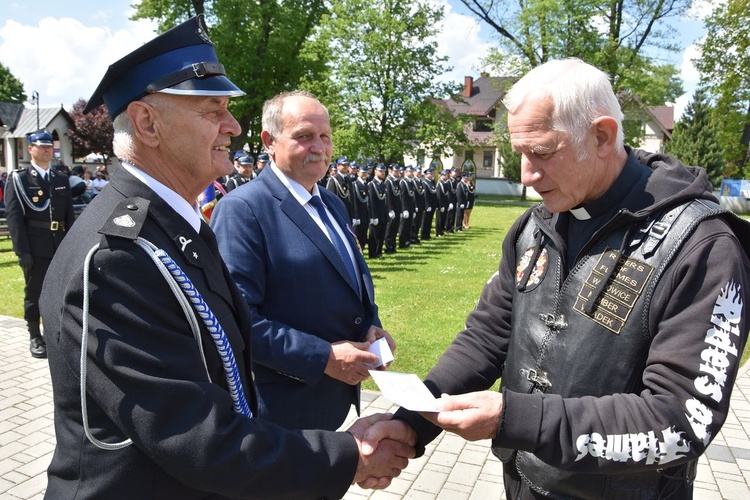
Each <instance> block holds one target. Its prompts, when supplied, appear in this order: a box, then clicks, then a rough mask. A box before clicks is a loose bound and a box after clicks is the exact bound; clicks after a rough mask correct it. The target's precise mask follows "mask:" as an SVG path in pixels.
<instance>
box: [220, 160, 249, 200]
mask: <svg viewBox="0 0 750 500" xmlns="http://www.w3.org/2000/svg"><path fill="white" fill-rule="evenodd" d="M236 165H237V167H236V168H237V172H235V173H234V174H232V175H231V176H230V177H229V180H227V183H226V187H225V189H226V190H227V193H228V192H229V191H231V190H233V189H237V188H238V187H240V186H241V185H243V184H245V183H247V182H250V181H251V180H253V179H255V172H253V166H254V165H255V159H254V158H253V157H252V156H250V155H244V156H240V157H239V158H237V162H236Z"/></svg>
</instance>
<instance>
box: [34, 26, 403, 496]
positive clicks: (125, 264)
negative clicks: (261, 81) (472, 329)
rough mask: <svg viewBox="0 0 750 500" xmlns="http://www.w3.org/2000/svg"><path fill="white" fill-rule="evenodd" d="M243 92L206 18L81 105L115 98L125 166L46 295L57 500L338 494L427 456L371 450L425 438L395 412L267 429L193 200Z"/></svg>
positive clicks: (160, 44) (245, 312) (243, 335)
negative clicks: (347, 422)
mask: <svg viewBox="0 0 750 500" xmlns="http://www.w3.org/2000/svg"><path fill="white" fill-rule="evenodd" d="M241 95H243V92H242V91H241V90H240V89H239V88H238V87H236V86H235V85H234V84H233V83H232V82H231V81H230V80H229V79H228V78H227V77H226V76H225V73H224V67H223V65H222V64H221V63H219V61H218V58H217V56H216V52H215V51H214V47H213V43H211V41H210V39H209V37H208V34H207V32H206V27H205V25H204V24H203V18H202V16H199V17H194V18H192V19H190V20H188V21H186V22H185V23H183V24H181V25H178V26H177V27H175V28H173V29H171V30H169V31H167V32H166V33H164V34H162V35H160V36H159V37H157V38H155V39H154V40H152V41H151V42H149V43H147V44H145V45H142V46H141V47H139V48H138V49H136V50H135V51H133V52H132V53H130V54H128V55H126V56H125V57H124V58H122V59H120V60H119V61H117V62H116V63H114V64H113V65H111V66H110V67H109V69H108V71H107V73H106V74H105V76H104V79H103V80H102V82H101V83H100V84H99V87H98V88H97V90H96V91H95V92H94V95H93V96H92V97H91V99H90V100H89V102H88V105H87V107H86V109H85V110H84V112H88V111H90V110H92V109H93V108H95V107H97V106H99V105H101V104H105V103H106V105H107V108H108V111H109V113H110V116H111V117H112V118H113V120H114V130H115V134H114V142H113V146H114V151H115V153H116V154H117V156H118V157H119V158H120V159H121V161H122V162H123V165H122V166H121V167H119V168H117V169H116V170H115V171H114V172H113V174H112V177H111V182H110V184H109V185H108V186H107V188H106V189H105V190H104V191H103V192H102V194H101V195H99V196H97V197H96V198H95V199H94V200H93V201H92V203H91V204H90V205H89V208H87V209H86V210H85V211H84V213H83V215H82V216H81V219H80V220H79V221H78V222H76V224H75V225H74V226H73V228H72V231H71V233H70V237H66V238H65V240H64V241H63V244H62V245H61V247H60V248H59V250H58V252H57V254H56V256H55V258H54V259H53V261H52V264H51V266H50V272H49V273H48V276H47V279H46V280H45V283H44V290H43V292H42V301H41V306H42V316H43V319H44V326H45V331H46V332H45V333H46V336H47V339H48V341H49V343H48V354H49V364H50V374H51V378H52V387H53V396H54V404H55V436H56V440H57V444H56V449H55V453H54V456H53V458H52V463H51V465H50V466H49V469H48V482H47V490H46V498H50V499H58V498H108V499H109V498H172V499H178V498H179V499H181V500H182V499H198V498H209V497H210V498H217V499H218V498H235V499H239V498H246V499H250V498H264V499H282V498H285V499H286V498H295V499H296V498H301V499H302V498H309V499H313V498H323V497H326V498H341V497H342V496H343V495H344V493H345V492H346V491H347V489H348V488H349V486H350V484H351V483H352V482H353V481H354V482H361V481H364V483H363V484H365V485H369V486H374V487H381V488H382V487H384V486H386V485H387V484H388V483H389V481H390V478H391V477H393V476H395V475H398V471H399V469H400V468H402V467H404V466H405V465H406V458H407V457H408V456H413V453H410V452H409V449H411V450H413V448H410V447H409V446H408V445H406V444H403V443H401V442H397V441H395V440H382V441H380V442H379V444H378V445H377V450H376V451H375V454H374V455H371V456H369V457H367V458H365V456H364V455H363V452H361V451H360V450H362V449H363V447H364V446H365V444H367V443H366V442H365V436H364V432H370V433H371V434H373V433H375V434H378V436H376V438H379V437H380V436H383V435H391V436H393V437H397V438H400V439H401V440H406V441H410V443H411V444H413V442H414V441H413V437H414V436H413V434H409V433H408V432H407V431H406V430H405V428H404V427H401V426H398V424H397V423H396V422H395V421H393V420H389V419H388V417H387V416H384V415H380V416H374V417H368V419H369V420H368V419H360V420H358V421H357V422H356V423H355V424H354V425H353V426H352V427H350V428H349V429H348V430H347V431H344V432H332V431H321V430H305V431H294V432H292V431H289V430H287V429H284V428H282V427H280V426H278V425H275V424H272V423H270V422H268V421H267V420H264V419H262V418H259V417H258V405H257V391H256V387H255V385H254V384H253V382H252V380H253V375H252V374H253V364H252V362H253V360H252V357H251V353H250V350H249V349H248V348H246V346H247V345H248V344H249V343H250V334H251V324H252V319H251V315H250V311H249V309H248V307H247V304H246V302H245V300H244V299H243V297H242V293H241V292H240V290H239V288H238V287H237V286H236V285H235V283H234V281H233V280H232V279H231V277H230V275H229V272H228V270H227V266H226V265H225V263H224V262H223V260H222V259H221V256H220V255H219V249H218V245H217V242H216V237H215V235H214V233H213V231H212V230H211V228H210V227H209V226H208V225H207V224H206V223H205V222H203V221H202V220H201V217H200V215H199V212H198V211H199V208H198V206H197V204H196V201H195V200H196V198H197V197H198V194H199V193H200V192H201V191H203V190H204V189H205V188H206V186H209V185H210V184H211V183H212V182H213V181H214V180H215V179H216V178H217V177H219V176H221V175H226V174H227V173H229V172H230V171H231V168H232V165H231V163H230V161H229V157H228V155H227V148H228V147H229V145H230V144H231V140H232V137H235V136H237V135H239V134H240V133H241V129H240V126H239V123H237V120H235V119H234V117H233V116H232V115H231V113H230V112H229V110H228V109H227V107H228V104H229V99H230V98H232V97H235V96H241ZM252 184H253V183H251V184H249V185H248V186H246V188H247V189H249V188H250V187H252ZM240 191H244V189H238V190H236V191H235V192H240ZM233 194H234V193H230V195H229V196H231V195H233ZM81 395H83V398H82V397H81ZM375 420H378V421H377V422H375ZM402 432H403V434H401V433H402ZM368 439H369V438H368ZM381 450H382V454H380V452H381Z"/></svg>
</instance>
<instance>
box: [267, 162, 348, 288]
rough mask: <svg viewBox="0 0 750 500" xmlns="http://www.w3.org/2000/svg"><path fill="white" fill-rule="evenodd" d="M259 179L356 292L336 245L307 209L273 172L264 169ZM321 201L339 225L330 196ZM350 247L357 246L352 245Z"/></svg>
mask: <svg viewBox="0 0 750 500" xmlns="http://www.w3.org/2000/svg"><path fill="white" fill-rule="evenodd" d="M261 181H262V182H264V183H265V184H267V185H268V188H269V190H270V192H271V194H272V195H273V196H274V198H276V199H278V200H280V208H281V211H282V212H284V214H286V216H287V217H289V220H291V221H292V222H293V223H294V224H295V225H296V226H297V227H298V228H299V229H300V231H302V232H303V233H304V234H305V236H307V237H308V238H309V239H310V242H312V244H313V245H315V246H316V247H317V248H318V250H320V252H321V253H322V254H323V256H324V257H325V258H326V259H327V260H328V262H330V263H331V265H332V266H333V267H334V268H335V269H336V270H337V271H338V273H339V274H340V275H341V278H342V279H343V280H344V281H346V283H347V284H348V285H349V287H351V288H352V290H354V292H355V293H358V287H357V288H355V284H354V283H352V282H351V279H350V278H349V277H348V276H349V272H348V271H347V270H346V267H344V262H343V261H342V260H341V258H339V257H338V250H336V247H335V246H333V243H331V241H330V240H329V239H328V237H327V236H326V235H325V234H324V233H323V231H322V230H321V229H320V227H318V225H317V224H316V223H315V221H313V219H312V217H310V214H309V213H308V212H307V210H305V208H304V207H303V206H302V205H300V203H299V202H298V201H297V199H296V198H295V197H294V196H293V195H292V193H290V192H289V189H287V187H286V186H284V184H282V182H281V181H280V180H279V178H278V177H277V176H276V174H274V173H273V172H268V173H266V172H265V170H264V171H263V172H262V173H261V175H260V176H259V177H258V181H257V182H261ZM324 193H325V194H324ZM320 194H321V196H325V195H326V194H327V195H328V196H331V197H332V196H333V195H332V194H331V193H330V192H329V191H327V190H323V189H321V190H320ZM323 202H324V203H325V204H326V206H328V207H329V211H330V212H331V213H332V214H333V216H334V218H335V219H336V221H337V222H338V223H339V225H341V221H340V220H339V218H338V217H337V215H336V212H335V210H332V209H331V208H330V207H332V206H333V202H332V201H331V198H327V197H324V198H323ZM342 227H343V229H344V233H348V232H349V231H348V229H347V228H346V226H342ZM347 238H349V244H350V245H351V244H352V242H351V237H350V236H347ZM352 248H357V247H356V246H354V247H352ZM354 253H355V254H356V253H358V252H356V251H355V252H354ZM360 269H361V264H360Z"/></svg>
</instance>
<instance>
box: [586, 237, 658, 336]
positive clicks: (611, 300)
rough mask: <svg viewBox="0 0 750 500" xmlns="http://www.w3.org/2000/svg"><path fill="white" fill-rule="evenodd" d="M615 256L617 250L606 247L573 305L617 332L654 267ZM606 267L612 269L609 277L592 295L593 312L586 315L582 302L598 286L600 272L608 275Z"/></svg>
mask: <svg viewBox="0 0 750 500" xmlns="http://www.w3.org/2000/svg"><path fill="white" fill-rule="evenodd" d="M616 258H617V252H615V251H614V250H612V249H611V248H607V249H606V251H605V252H604V253H603V254H602V255H601V257H600V258H599V262H597V263H596V266H594V269H593V270H592V271H591V274H589V276H588V278H586V281H585V282H584V284H583V286H582V287H581V290H580V292H578V298H577V299H576V303H575V306H574V308H575V310H576V311H578V312H579V313H581V314H583V315H584V316H586V317H588V318H591V319H592V320H594V322H596V323H599V324H600V325H602V326H603V327H604V328H606V329H607V330H609V331H611V332H614V333H617V334H619V333H620V332H621V331H622V328H623V326H625V321H627V319H628V316H630V312H631V311H632V310H633V306H634V305H635V302H636V300H638V297H640V295H641V293H643V289H644V287H645V286H646V282H648V279H649V277H650V276H651V273H652V272H653V271H654V267H653V266H651V265H649V264H646V263H645V262H643V261H640V260H638V259H634V258H632V257H627V256H623V257H621V258H620V260H619V262H618V261H616V260H615V259H616ZM610 269H614V272H613V273H611V276H612V277H611V278H610V280H609V281H608V282H607V284H606V286H605V287H604V290H603V291H602V293H601V294H600V295H599V298H598V299H596V307H595V309H594V311H593V313H592V314H591V315H587V314H586V313H585V312H584V305H585V304H586V303H587V302H588V301H589V300H591V299H592V295H593V293H594V289H595V288H596V287H597V286H599V284H600V283H601V281H602V279H604V276H607V275H610V273H609V271H610Z"/></svg>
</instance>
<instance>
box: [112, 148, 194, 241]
mask: <svg viewBox="0 0 750 500" xmlns="http://www.w3.org/2000/svg"><path fill="white" fill-rule="evenodd" d="M122 166H123V167H124V168H125V170H127V171H128V172H130V173H131V174H132V175H133V177H135V178H136V179H138V180H139V181H141V182H142V183H144V184H145V185H147V186H148V187H149V188H151V190H152V191H153V192H154V193H156V194H157V195H158V196H159V198H161V199H162V200H164V201H166V202H167V205H169V206H170V207H172V208H173V209H174V211H175V212H177V213H178V214H180V216H182V218H183V219H185V220H186V221H187V223H188V224H190V226H192V228H193V229H195V232H196V233H198V232H200V229H201V216H200V208H198V202H197V201H195V202H193V204H192V205H191V204H190V203H188V202H187V200H185V198H183V197H182V196H180V195H179V194H177V193H176V192H175V191H172V190H171V189H169V188H168V187H167V186H165V185H164V184H162V183H161V182H159V181H157V180H156V179H154V178H153V177H151V176H150V175H148V174H147V173H146V172H144V171H143V170H141V169H139V168H138V167H136V166H134V165H132V164H130V163H125V162H122Z"/></svg>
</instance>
